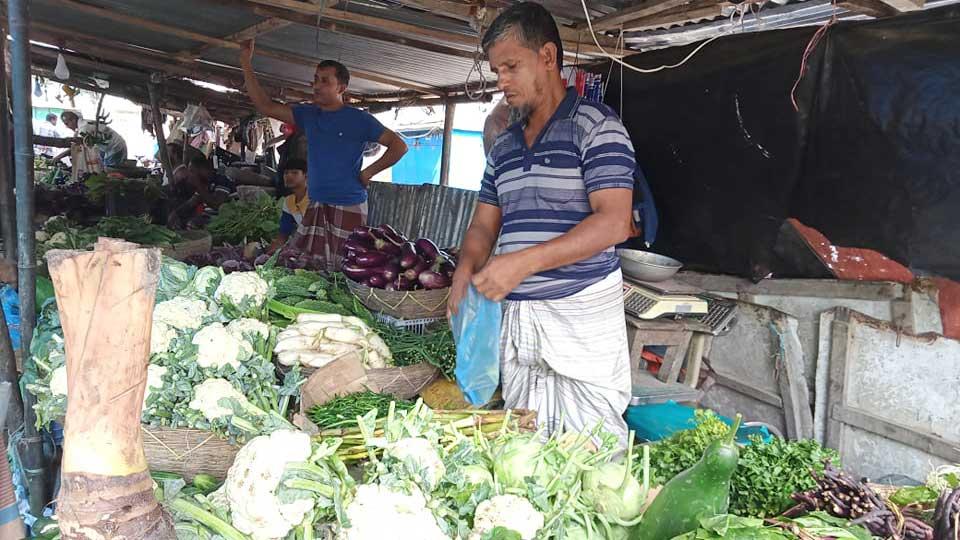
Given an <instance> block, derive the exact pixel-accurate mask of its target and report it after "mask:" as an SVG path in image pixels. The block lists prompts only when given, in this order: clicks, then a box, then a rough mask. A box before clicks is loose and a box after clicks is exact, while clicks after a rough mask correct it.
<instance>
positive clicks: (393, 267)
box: [380, 263, 400, 281]
mask: <svg viewBox="0 0 960 540" xmlns="http://www.w3.org/2000/svg"><path fill="white" fill-rule="evenodd" d="M380 274H381V275H382V276H383V277H384V278H386V280H387V281H393V280H395V279H397V276H399V275H400V265H399V264H396V263H390V264H387V265H386V266H384V267H383V272H381V273H380Z"/></svg>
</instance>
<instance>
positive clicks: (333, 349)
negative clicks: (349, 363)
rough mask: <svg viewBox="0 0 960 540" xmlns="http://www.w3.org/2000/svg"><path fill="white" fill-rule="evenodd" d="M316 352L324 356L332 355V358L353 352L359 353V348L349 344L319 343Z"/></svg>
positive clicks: (336, 342) (337, 342)
mask: <svg viewBox="0 0 960 540" xmlns="http://www.w3.org/2000/svg"><path fill="white" fill-rule="evenodd" d="M316 350H317V352H322V353H324V354H332V355H334V356H343V355H345V354H349V353H352V352H355V351H359V350H360V348H359V347H357V346H356V345H351V344H350V343H340V342H339V341H321V342H320V343H318V344H317V348H316Z"/></svg>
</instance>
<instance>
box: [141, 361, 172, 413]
mask: <svg viewBox="0 0 960 540" xmlns="http://www.w3.org/2000/svg"><path fill="white" fill-rule="evenodd" d="M166 374H167V368H166V367H164V366H158V365H156V364H149V365H147V388H146V390H145V391H144V392H143V408H144V409H145V408H147V398H148V397H150V392H151V391H152V390H159V389H161V388H163V376H164V375H166Z"/></svg>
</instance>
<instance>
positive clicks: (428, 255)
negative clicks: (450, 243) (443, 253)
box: [414, 238, 440, 262]
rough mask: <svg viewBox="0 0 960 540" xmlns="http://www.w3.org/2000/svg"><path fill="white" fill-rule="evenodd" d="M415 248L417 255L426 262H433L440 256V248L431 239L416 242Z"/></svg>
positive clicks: (421, 239)
mask: <svg viewBox="0 0 960 540" xmlns="http://www.w3.org/2000/svg"><path fill="white" fill-rule="evenodd" d="M414 246H415V247H416V248H417V253H418V254H419V255H420V256H421V257H423V259H424V260H425V261H429V262H433V260H434V259H436V258H437V256H438V255H440V248H438V247H437V245H436V244H434V243H433V241H432V240H430V239H429V238H420V239H418V240H417V241H416V242H414Z"/></svg>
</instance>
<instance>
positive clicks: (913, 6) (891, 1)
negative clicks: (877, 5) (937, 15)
mask: <svg viewBox="0 0 960 540" xmlns="http://www.w3.org/2000/svg"><path fill="white" fill-rule="evenodd" d="M882 2H883V3H884V4H887V5H888V6H890V7H892V8H893V9H895V10H897V11H898V12H907V11H917V10H918V9H923V6H924V0H882Z"/></svg>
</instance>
